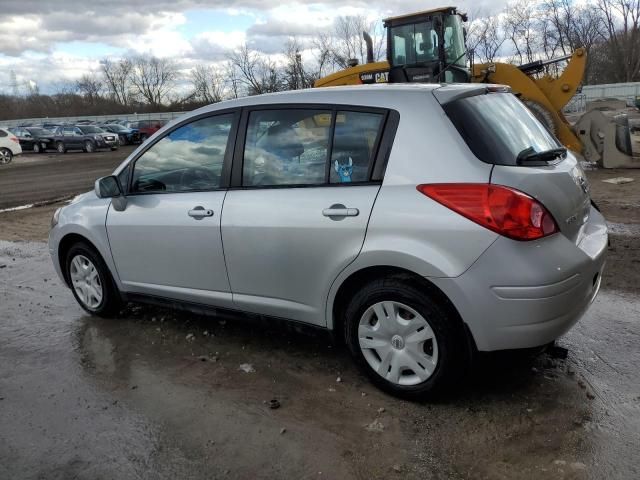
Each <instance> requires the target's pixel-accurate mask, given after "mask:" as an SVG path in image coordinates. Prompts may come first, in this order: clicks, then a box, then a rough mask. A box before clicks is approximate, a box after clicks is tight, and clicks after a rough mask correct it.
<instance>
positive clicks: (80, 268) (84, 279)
mask: <svg viewBox="0 0 640 480" xmlns="http://www.w3.org/2000/svg"><path fill="white" fill-rule="evenodd" d="M70 273H71V283H72V284H73V290H74V291H75V292H76V294H77V295H78V298H79V299H80V301H81V302H82V303H83V304H84V305H85V306H86V307H89V308H98V306H99V305H100V302H102V283H100V275H98V270H97V269H96V267H95V265H94V264H93V263H91V260H89V259H88V258H87V257H85V256H84V255H76V256H75V257H73V260H71V272H70Z"/></svg>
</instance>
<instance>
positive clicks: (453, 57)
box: [444, 15, 467, 67]
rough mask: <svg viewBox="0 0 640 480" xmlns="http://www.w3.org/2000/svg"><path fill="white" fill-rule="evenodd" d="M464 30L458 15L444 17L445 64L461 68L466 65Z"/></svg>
mask: <svg viewBox="0 0 640 480" xmlns="http://www.w3.org/2000/svg"><path fill="white" fill-rule="evenodd" d="M466 50H467V49H466V47H465V45H464V29H463V27H462V19H461V18H460V16H459V15H447V16H445V17H444V57H445V61H446V62H447V63H453V64H454V65H459V66H461V67H466V65H467V55H466Z"/></svg>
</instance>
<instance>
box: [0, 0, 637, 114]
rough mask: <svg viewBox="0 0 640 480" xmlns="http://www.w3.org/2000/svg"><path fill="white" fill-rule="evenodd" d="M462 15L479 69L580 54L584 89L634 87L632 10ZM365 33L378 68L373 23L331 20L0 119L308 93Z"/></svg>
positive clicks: (94, 85) (23, 104) (115, 80)
mask: <svg viewBox="0 0 640 480" xmlns="http://www.w3.org/2000/svg"><path fill="white" fill-rule="evenodd" d="M470 13H471V17H472V20H471V21H470V22H469V24H468V26H467V30H468V32H467V47H468V48H469V50H470V52H471V53H472V56H473V58H474V61H475V62H477V63H480V62H482V63H484V62H493V61H507V62H512V63H515V64H522V63H527V62H531V61H534V60H538V59H549V58H553V57H556V56H560V55H566V54H570V53H571V52H572V51H573V50H575V49H576V48H578V47H584V48H585V49H586V50H587V53H588V64H587V71H586V74H585V79H584V83H585V84H597V83H616V82H630V81H639V80H640V0H586V1H574V0H540V1H527V0H516V1H514V2H512V3H510V4H508V5H507V6H506V7H505V8H504V10H503V11H501V12H499V13H498V14H495V15H491V16H484V15H482V12H470ZM363 31H368V32H369V33H370V34H371V36H372V38H373V47H374V52H373V53H374V60H376V61H377V60H380V59H382V58H384V57H385V56H386V52H385V47H386V41H385V34H384V31H383V29H382V25H381V22H379V21H376V22H371V21H369V20H367V18H366V17H364V16H347V17H339V18H337V19H336V21H335V23H334V25H333V27H332V28H329V29H327V30H325V31H321V32H319V33H317V34H316V35H315V36H314V38H313V39H311V40H310V41H307V42H306V43H305V44H304V45H302V44H301V42H300V41H299V40H297V39H295V38H292V39H290V40H289V42H288V43H287V44H286V45H285V48H284V49H283V51H282V52H280V53H279V54H277V55H267V54H264V53H261V52H259V51H256V50H255V49H252V48H250V46H249V45H247V44H245V45H242V46H240V47H238V48H236V49H235V50H233V51H230V52H229V53H228V54H227V56H226V60H224V61H223V62H218V63H216V64H201V65H198V66H196V67H195V68H193V69H191V70H189V71H184V70H181V68H180V65H179V64H178V63H177V62H176V61H175V60H172V59H167V58H156V57H153V56H150V55H140V56H133V57H126V58H120V59H110V58H105V59H103V60H101V62H100V69H99V70H98V71H95V72H90V73H87V74H85V75H83V76H82V77H81V78H80V79H78V80H77V81H75V82H73V83H72V84H66V85H64V86H62V87H61V88H59V89H58V90H59V91H58V92H57V93H55V94H52V95H41V94H39V92H38V91H37V89H33V88H31V89H29V90H28V91H27V92H26V93H24V94H22V95H0V115H1V116H2V117H3V118H4V119H7V120H8V119H13V118H31V117H44V116H50V117H54V116H66V115H104V114H116V113H134V112H137V113H145V112H159V111H180V110H191V109H194V108H197V107H198V106H201V105H205V104H209V103H215V102H219V101H221V100H224V99H229V98H238V97H241V96H245V95H257V94H262V93H270V92H277V91H283V90H296V89H301V88H309V87H311V86H313V83H314V81H315V80H316V79H318V78H320V77H322V76H324V75H327V74H329V73H332V72H334V71H336V70H339V69H342V68H346V67H348V66H349V63H350V60H351V59H357V60H358V61H359V62H360V63H364V62H365V61H366V44H365V42H364V40H363V38H362V32H363ZM549 68H551V69H557V68H561V65H555V66H551V67H549ZM554 73H557V71H556V72H554Z"/></svg>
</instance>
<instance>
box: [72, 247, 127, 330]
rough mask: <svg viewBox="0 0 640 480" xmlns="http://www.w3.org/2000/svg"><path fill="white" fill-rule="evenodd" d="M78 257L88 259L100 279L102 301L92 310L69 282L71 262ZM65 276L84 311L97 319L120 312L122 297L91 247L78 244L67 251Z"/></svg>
mask: <svg viewBox="0 0 640 480" xmlns="http://www.w3.org/2000/svg"><path fill="white" fill-rule="evenodd" d="M78 255H82V256H84V257H86V258H88V259H89V260H90V261H91V262H92V263H93V265H94V266H95V267H96V270H97V272H98V276H99V277H100V283H101V285H102V301H101V302H100V304H99V305H97V306H96V307H93V308H92V307H89V306H88V305H86V304H85V303H84V302H83V301H82V300H81V299H80V297H79V296H78V293H77V292H76V290H75V288H74V287H73V284H72V281H71V262H72V261H73V259H74V258H75V257H76V256H78ZM65 274H66V275H67V279H68V280H69V284H70V286H71V291H72V292H73V296H74V297H75V299H76V301H77V302H78V304H79V305H80V306H81V307H82V308H83V309H84V310H86V311H87V312H89V313H90V314H92V315H97V316H99V317H113V316H115V315H116V314H117V313H118V312H119V311H120V308H121V307H122V297H121V295H120V292H119V291H118V287H117V286H116V284H115V282H114V280H113V277H112V276H111V272H109V269H108V268H107V265H106V264H105V263H104V260H102V257H101V256H100V254H99V253H98V252H97V251H96V250H95V249H94V248H93V247H92V246H90V245H89V244H87V243H84V242H78V243H76V244H74V245H73V246H72V247H71V248H70V249H69V251H68V252H67V257H66V259H65Z"/></svg>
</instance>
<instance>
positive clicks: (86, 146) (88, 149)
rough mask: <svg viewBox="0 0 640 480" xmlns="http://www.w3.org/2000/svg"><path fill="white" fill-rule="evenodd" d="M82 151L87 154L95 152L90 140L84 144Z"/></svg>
mask: <svg viewBox="0 0 640 480" xmlns="http://www.w3.org/2000/svg"><path fill="white" fill-rule="evenodd" d="M84 151H85V152H87V153H93V152H95V151H96V145H95V143H93V142H92V141H90V140H87V141H86V142H84Z"/></svg>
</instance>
